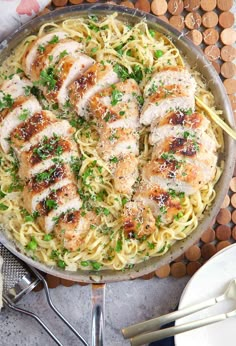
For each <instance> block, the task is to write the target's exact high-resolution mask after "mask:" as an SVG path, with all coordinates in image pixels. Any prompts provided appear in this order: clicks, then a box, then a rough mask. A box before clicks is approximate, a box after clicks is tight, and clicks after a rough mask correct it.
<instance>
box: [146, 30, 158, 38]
mask: <svg viewBox="0 0 236 346" xmlns="http://www.w3.org/2000/svg"><path fill="white" fill-rule="evenodd" d="M148 31H149V34H150V36H152V37H154V36H155V34H156V32H155V31H154V30H152V29H149V30H148Z"/></svg>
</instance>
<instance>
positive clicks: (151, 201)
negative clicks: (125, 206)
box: [134, 184, 182, 224]
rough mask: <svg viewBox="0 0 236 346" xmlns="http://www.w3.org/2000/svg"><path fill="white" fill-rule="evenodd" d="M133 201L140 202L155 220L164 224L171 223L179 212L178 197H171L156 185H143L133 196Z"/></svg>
mask: <svg viewBox="0 0 236 346" xmlns="http://www.w3.org/2000/svg"><path fill="white" fill-rule="evenodd" d="M134 199H135V201H139V202H142V203H143V205H145V206H146V207H149V208H150V209H151V211H152V214H153V216H154V217H155V218H157V217H158V216H159V218H160V221H161V222H164V223H166V224H168V223H170V222H172V221H173V219H174V217H175V216H177V215H178V213H179V212H180V211H181V209H182V207H181V203H180V199H179V198H178V197H173V196H171V195H170V193H168V192H167V191H166V190H163V189H162V188H160V186H158V185H152V184H151V185H149V184H143V185H142V186H140V188H139V189H138V191H137V192H136V193H135V195H134Z"/></svg>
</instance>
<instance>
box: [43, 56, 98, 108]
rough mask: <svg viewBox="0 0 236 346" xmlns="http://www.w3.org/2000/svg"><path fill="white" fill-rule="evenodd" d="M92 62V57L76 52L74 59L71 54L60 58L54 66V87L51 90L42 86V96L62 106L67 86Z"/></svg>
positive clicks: (66, 93)
mask: <svg viewBox="0 0 236 346" xmlns="http://www.w3.org/2000/svg"><path fill="white" fill-rule="evenodd" d="M93 63H94V60H93V59H92V58H90V57H89V56H87V55H85V54H82V53H80V54H78V57H77V58H76V59H75V58H72V57H71V56H65V57H64V58H62V59H61V60H60V61H59V62H58V64H57V65H56V66H55V70H56V71H58V73H57V82H56V85H55V88H54V89H53V90H51V91H49V90H48V89H47V88H44V89H43V92H44V96H45V97H46V98H47V99H48V100H49V101H53V102H55V103H58V104H59V107H61V108H62V107H63V106H64V104H65V103H66V101H67V100H68V90H67V88H68V86H69V85H70V84H71V83H72V82H73V81H74V80H76V78H78V77H79V76H80V75H81V74H82V73H83V72H84V71H85V70H87V69H88V68H89V67H90V66H91V65H93Z"/></svg>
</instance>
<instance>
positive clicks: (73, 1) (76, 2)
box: [69, 0, 84, 5]
mask: <svg viewBox="0 0 236 346" xmlns="http://www.w3.org/2000/svg"><path fill="white" fill-rule="evenodd" d="M83 2H84V0H69V3H70V4H72V5H79V4H82V3H83Z"/></svg>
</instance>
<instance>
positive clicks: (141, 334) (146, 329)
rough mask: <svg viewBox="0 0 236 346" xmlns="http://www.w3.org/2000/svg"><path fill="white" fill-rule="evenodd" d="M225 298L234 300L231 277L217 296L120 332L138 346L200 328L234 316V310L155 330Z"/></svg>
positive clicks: (234, 286) (235, 293) (235, 285)
mask: <svg viewBox="0 0 236 346" xmlns="http://www.w3.org/2000/svg"><path fill="white" fill-rule="evenodd" d="M225 299H234V300H236V279H233V280H232V281H231V282H230V283H229V285H228V287H227V289H226V290H225V292H224V293H223V294H221V295H220V296H218V297H215V298H211V299H208V300H206V301H204V302H201V303H199V304H195V305H192V306H189V307H187V308H184V309H181V310H178V311H175V312H171V313H170V314H166V315H163V316H160V317H157V318H154V319H151V320H149V321H146V322H142V323H138V324H135V325H132V326H130V327H127V328H124V329H122V333H123V335H124V338H131V339H130V343H131V345H132V346H139V345H143V344H145V343H149V342H152V341H157V340H161V339H164V338H167V337H170V336H173V335H177V334H179V333H183V332H186V331H189V330H192V329H196V328H200V327H203V326H206V325H209V324H212V323H216V322H220V321H223V320H225V319H227V318H230V317H234V316H236V310H233V311H231V312H228V313H225V314H219V315H216V316H212V317H207V318H204V319H201V320H198V321H193V322H189V323H185V324H182V325H179V326H175V327H170V328H166V329H162V330H158V331H155V330H157V329H158V328H160V327H161V326H162V325H164V324H167V323H169V322H173V321H175V320H177V319H179V318H182V317H184V316H188V315H190V314H192V313H194V312H197V311H200V310H203V309H206V308H208V307H210V306H213V305H215V304H217V303H219V302H222V301H223V300H225Z"/></svg>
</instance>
